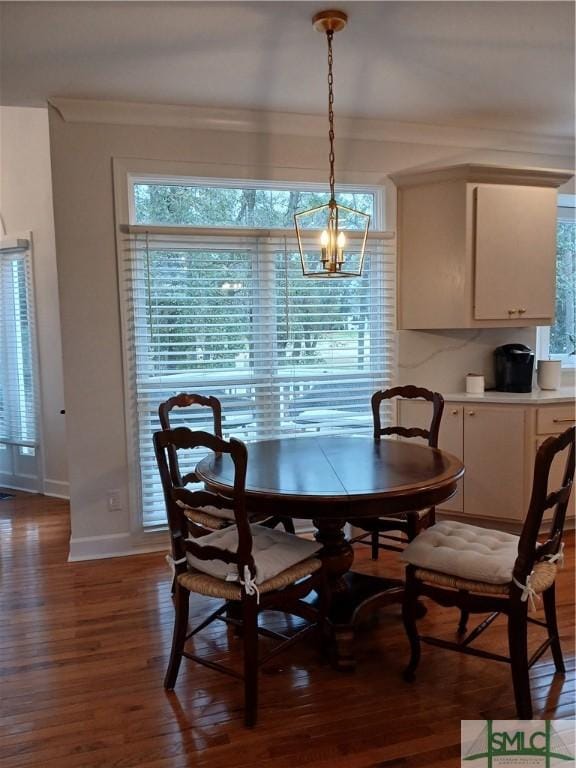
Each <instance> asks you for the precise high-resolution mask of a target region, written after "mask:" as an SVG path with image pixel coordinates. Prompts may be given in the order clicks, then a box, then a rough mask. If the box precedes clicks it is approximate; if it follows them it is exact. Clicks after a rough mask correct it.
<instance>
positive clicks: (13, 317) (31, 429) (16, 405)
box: [0, 238, 38, 452]
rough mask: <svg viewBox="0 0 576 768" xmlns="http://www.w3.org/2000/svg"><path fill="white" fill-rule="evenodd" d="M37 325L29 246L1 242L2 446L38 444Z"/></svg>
mask: <svg viewBox="0 0 576 768" xmlns="http://www.w3.org/2000/svg"><path fill="white" fill-rule="evenodd" d="M34 350H35V326H34V311H33V297H32V264H31V255H30V251H29V241H28V240H24V239H8V238H5V239H1V240H0V443H3V444H5V445H11V446H18V447H19V450H21V451H25V452H28V451H34V448H35V446H36V444H37V440H38V432H37V422H38V398H37V394H36V365H35V352H34Z"/></svg>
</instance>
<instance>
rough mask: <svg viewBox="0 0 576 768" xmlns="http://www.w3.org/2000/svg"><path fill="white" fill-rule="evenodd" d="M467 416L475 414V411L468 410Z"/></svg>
mask: <svg viewBox="0 0 576 768" xmlns="http://www.w3.org/2000/svg"><path fill="white" fill-rule="evenodd" d="M468 416H476V411H468Z"/></svg>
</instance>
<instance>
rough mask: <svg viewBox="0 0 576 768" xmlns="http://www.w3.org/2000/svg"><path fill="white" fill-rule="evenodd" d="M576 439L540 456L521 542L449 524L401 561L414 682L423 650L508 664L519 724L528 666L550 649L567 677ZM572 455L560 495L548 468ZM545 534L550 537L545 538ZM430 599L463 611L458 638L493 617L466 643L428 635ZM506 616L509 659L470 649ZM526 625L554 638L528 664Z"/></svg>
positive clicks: (430, 532)
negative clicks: (561, 600) (540, 612)
mask: <svg viewBox="0 0 576 768" xmlns="http://www.w3.org/2000/svg"><path fill="white" fill-rule="evenodd" d="M574 436H575V428H574V427H571V428H570V429H568V430H566V432H564V433H563V434H561V435H559V436H558V437H549V438H548V439H547V440H546V441H545V442H544V443H542V445H541V446H540V448H539V449H538V452H537V454H536V461H535V466H534V477H533V486H532V496H531V499H530V505H529V508H528V514H527V516H526V520H525V522H524V525H523V527H522V533H521V534H520V537H518V536H513V535H512V534H509V533H503V532H502V531H492V530H487V529H484V528H477V527H476V526H473V525H466V524H464V523H456V522H451V521H443V522H441V523H437V524H436V525H434V526H432V527H431V528H428V529H427V530H425V531H423V532H422V533H421V534H420V535H419V536H418V537H417V538H416V539H415V540H414V541H413V542H412V543H411V544H409V545H408V546H407V547H406V549H405V550H404V552H403V554H402V559H403V560H405V561H406V562H407V563H408V565H407V567H406V587H405V592H404V598H403V606H402V615H403V618H404V626H405V628H406V633H407V635H408V639H409V641H410V648H411V657H410V662H409V664H408V666H407V668H406V670H405V672H404V677H405V679H406V680H408V681H411V680H413V679H414V673H415V671H416V668H417V666H418V662H419V660H420V643H421V642H425V643H429V644H431V645H436V646H439V647H440V648H448V649H450V650H454V651H459V652H460V653H466V654H470V655H472V656H479V657H480V658H483V659H494V660H496V661H505V662H508V663H509V664H510V665H511V668H512V684H513V687H514V698H515V700H516V710H517V714H518V717H519V718H521V719H527V720H530V719H532V701H531V696H530V678H529V669H530V667H531V666H532V665H533V664H534V663H535V662H536V661H537V660H538V659H539V658H540V657H541V656H542V654H543V653H544V652H545V651H546V650H547V649H548V648H551V650H552V657H553V659H554V665H555V667H556V671H557V672H559V673H561V674H563V673H564V671H565V670H564V661H563V659H562V650H561V647H560V638H559V634H558V624H557V621H556V595H555V579H556V571H557V568H558V561H559V560H561V556H562V534H563V530H564V522H565V519H566V509H567V506H568V501H569V498H570V491H571V489H572V484H573V480H574V452H575V446H574ZM562 451H567V455H566V463H565V469H564V474H563V480H562V486H561V488H559V489H557V490H554V491H549V477H550V467H551V465H552V462H553V461H554V459H555V457H556V456H557V455H558V454H559V453H561V452H562ZM551 508H554V515H553V518H552V524H551V526H550V528H549V533H548V534H547V538H546V540H545V541H543V542H538V536H539V535H540V536H542V535H543V534H542V532H541V528H542V518H543V515H544V512H545V511H546V510H547V509H551ZM544 535H545V534H544ZM421 595H424V596H426V597H429V598H431V599H432V600H434V601H435V602H437V603H439V604H440V605H442V606H454V607H458V608H460V611H461V614H460V625H459V634H460V635H461V636H463V635H464V634H465V633H466V624H467V621H468V617H469V614H470V613H488V614H490V615H489V616H488V617H487V618H486V619H485V620H484V621H482V623H481V624H480V625H479V626H478V627H476V628H475V629H474V630H472V631H471V632H470V633H469V634H468V635H467V636H466V637H462V639H461V640H460V642H458V643H455V642H451V641H448V640H442V639H439V638H433V637H427V636H422V635H420V634H419V633H418V628H417V624H416V610H417V609H416V604H417V600H418V598H419V597H420V596H421ZM540 596H541V599H542V601H543V603H544V616H545V621H540V620H538V619H535V618H533V617H530V616H528V605H529V604H531V605H534V602H535V600H538V599H540ZM501 613H503V614H505V615H506V616H507V617H508V644H509V652H510V655H509V656H502V655H500V654H496V653H491V652H488V651H485V650H481V649H477V648H473V647H471V645H470V643H471V642H472V641H473V640H474V639H475V638H477V637H478V635H480V634H481V633H482V632H483V631H484V630H485V629H486V628H487V627H488V626H490V624H491V623H492V622H493V621H494V619H495V618H496V617H497V616H498V615H499V614H501ZM528 624H536V625H538V626H540V627H544V628H545V629H546V630H547V633H548V638H547V640H546V641H545V642H544V643H542V645H540V647H539V648H538V649H537V650H536V651H535V652H534V653H533V654H532V656H531V657H530V658H529V657H528V649H527V638H528Z"/></svg>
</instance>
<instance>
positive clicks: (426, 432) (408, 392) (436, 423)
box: [372, 384, 444, 448]
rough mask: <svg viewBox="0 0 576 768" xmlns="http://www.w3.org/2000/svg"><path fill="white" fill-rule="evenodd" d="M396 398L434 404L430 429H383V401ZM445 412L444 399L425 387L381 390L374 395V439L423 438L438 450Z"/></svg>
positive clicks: (407, 386)
mask: <svg viewBox="0 0 576 768" xmlns="http://www.w3.org/2000/svg"><path fill="white" fill-rule="evenodd" d="M395 397H401V398H406V399H409V400H416V399H419V400H428V401H429V402H431V403H432V419H431V420H430V428H429V429H422V428H421V427H400V426H396V427H382V424H381V421H380V405H381V403H382V400H392V399H393V398H395ZM443 411H444V398H443V397H442V395H441V394H440V393H439V392H431V391H430V390H429V389H424V388H423V387H414V386H412V385H411V384H408V385H406V386H404V387H392V389H381V390H379V391H378V392H374V394H373V395H372V417H373V419H374V438H375V439H376V440H378V439H379V438H380V437H382V436H383V435H400V436H401V437H422V438H424V440H428V445H429V446H431V447H432V448H438V433H439V431H440V421H441V420H442V412H443Z"/></svg>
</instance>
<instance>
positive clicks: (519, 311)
mask: <svg viewBox="0 0 576 768" xmlns="http://www.w3.org/2000/svg"><path fill="white" fill-rule="evenodd" d="M525 312H526V310H525V309H524V307H522V308H521V309H519V310H518V314H519V315H523V314H524V313H525Z"/></svg>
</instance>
